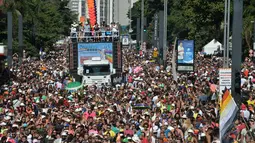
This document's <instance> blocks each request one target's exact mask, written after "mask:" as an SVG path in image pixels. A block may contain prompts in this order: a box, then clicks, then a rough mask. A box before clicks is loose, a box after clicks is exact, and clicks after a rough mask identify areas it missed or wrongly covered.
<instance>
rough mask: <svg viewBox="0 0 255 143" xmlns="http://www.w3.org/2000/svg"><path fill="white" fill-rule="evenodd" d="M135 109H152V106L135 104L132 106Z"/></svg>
mask: <svg viewBox="0 0 255 143" xmlns="http://www.w3.org/2000/svg"><path fill="white" fill-rule="evenodd" d="M132 108H133V109H140V110H143V109H150V106H148V105H146V104H135V105H133V106H132Z"/></svg>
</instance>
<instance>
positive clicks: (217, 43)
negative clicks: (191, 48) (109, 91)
mask: <svg viewBox="0 0 255 143" xmlns="http://www.w3.org/2000/svg"><path fill="white" fill-rule="evenodd" d="M218 46H220V47H221V48H222V44H221V43H220V42H219V41H217V40H215V39H213V40H212V41H211V42H209V43H208V44H206V45H205V46H204V47H203V48H212V47H218Z"/></svg>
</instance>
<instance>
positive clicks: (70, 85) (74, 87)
mask: <svg viewBox="0 0 255 143" xmlns="http://www.w3.org/2000/svg"><path fill="white" fill-rule="evenodd" d="M81 87H82V84H81V83H80V82H71V83H68V84H67V86H66V90H78V89H80V88H81Z"/></svg>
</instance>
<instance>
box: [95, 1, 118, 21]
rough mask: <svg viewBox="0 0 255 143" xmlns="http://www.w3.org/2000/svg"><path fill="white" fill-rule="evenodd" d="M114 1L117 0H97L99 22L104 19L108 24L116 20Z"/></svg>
mask: <svg viewBox="0 0 255 143" xmlns="http://www.w3.org/2000/svg"><path fill="white" fill-rule="evenodd" d="M114 1H117V0H96V7H97V23H102V22H103V21H104V22H105V23H106V24H110V23H111V22H114V18H113V12H114V9H113V8H114Z"/></svg>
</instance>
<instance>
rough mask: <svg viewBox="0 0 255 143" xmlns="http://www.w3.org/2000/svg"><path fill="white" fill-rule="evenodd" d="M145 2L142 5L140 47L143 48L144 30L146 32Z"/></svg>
mask: <svg viewBox="0 0 255 143" xmlns="http://www.w3.org/2000/svg"><path fill="white" fill-rule="evenodd" d="M143 26H144V0H142V4H141V44H140V45H139V46H142V44H143V32H144V31H143V30H144V27H143Z"/></svg>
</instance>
